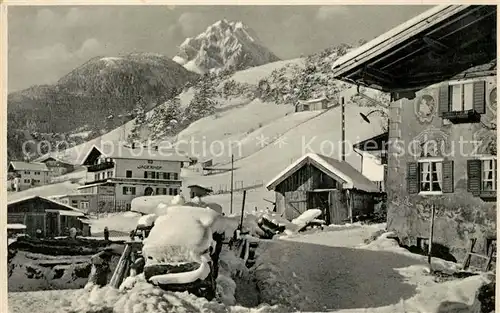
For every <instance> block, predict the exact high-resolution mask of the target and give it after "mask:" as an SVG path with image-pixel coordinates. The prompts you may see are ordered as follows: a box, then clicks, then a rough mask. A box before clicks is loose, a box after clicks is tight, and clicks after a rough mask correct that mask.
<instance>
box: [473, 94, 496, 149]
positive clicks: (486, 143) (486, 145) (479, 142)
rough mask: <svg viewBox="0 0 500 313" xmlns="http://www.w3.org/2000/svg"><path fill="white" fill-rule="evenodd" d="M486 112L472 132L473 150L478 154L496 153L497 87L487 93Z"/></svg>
mask: <svg viewBox="0 0 500 313" xmlns="http://www.w3.org/2000/svg"><path fill="white" fill-rule="evenodd" d="M486 103H487V107H488V110H487V114H485V115H484V116H483V117H482V118H481V123H480V126H479V128H478V129H477V130H476V131H475V132H474V141H475V142H476V147H475V151H476V154H478V155H485V154H487V155H490V154H492V155H496V154H497V153H496V150H497V147H496V143H497V133H496V129H497V127H496V126H497V122H496V121H497V89H496V88H493V89H492V90H491V92H490V94H489V99H488V101H486Z"/></svg>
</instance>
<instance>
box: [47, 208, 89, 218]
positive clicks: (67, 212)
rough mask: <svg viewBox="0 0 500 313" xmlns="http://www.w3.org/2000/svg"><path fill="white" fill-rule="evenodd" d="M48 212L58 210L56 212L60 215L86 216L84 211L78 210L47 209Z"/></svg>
mask: <svg viewBox="0 0 500 313" xmlns="http://www.w3.org/2000/svg"><path fill="white" fill-rule="evenodd" d="M46 212H56V213H59V215H62V216H78V217H83V216H85V214H84V213H83V212H76V211H66V210H52V209H48V210H46Z"/></svg>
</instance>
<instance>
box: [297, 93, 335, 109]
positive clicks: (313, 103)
mask: <svg viewBox="0 0 500 313" xmlns="http://www.w3.org/2000/svg"><path fill="white" fill-rule="evenodd" d="M329 102H330V101H329V100H328V99H327V98H326V97H321V98H318V99H311V100H299V101H298V102H297V104H296V105H295V112H303V111H318V110H325V109H327V108H328V103H329Z"/></svg>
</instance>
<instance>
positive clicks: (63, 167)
mask: <svg viewBox="0 0 500 313" xmlns="http://www.w3.org/2000/svg"><path fill="white" fill-rule="evenodd" d="M36 162H39V163H44V164H45V165H46V166H47V168H48V169H49V170H50V174H51V175H52V176H60V175H64V174H67V173H71V172H73V171H74V170H75V166H74V165H73V164H70V163H68V162H64V161H62V160H59V159H57V158H55V157H53V156H50V155H45V156H42V157H40V158H38V159H36Z"/></svg>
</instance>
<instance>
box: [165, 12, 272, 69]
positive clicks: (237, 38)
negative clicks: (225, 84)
mask: <svg viewBox="0 0 500 313" xmlns="http://www.w3.org/2000/svg"><path fill="white" fill-rule="evenodd" d="M173 60H174V61H175V62H177V63H179V64H181V65H183V66H184V67H185V68H187V69H189V70H191V71H194V72H198V73H201V74H202V73H206V72H210V71H224V70H230V71H239V70H243V69H246V68H249V67H254V66H259V65H263V64H266V63H271V62H275V61H279V60H280V59H279V58H278V57H277V56H276V55H275V54H274V53H273V52H271V51H270V50H269V49H268V48H266V47H265V46H264V44H263V43H262V42H261V41H260V39H259V38H258V36H257V34H256V33H255V32H254V31H253V30H252V29H251V28H249V27H248V26H246V25H245V24H243V23H242V22H240V21H228V20H227V19H222V20H219V21H217V22H215V23H213V24H212V25H210V26H208V27H207V28H206V30H205V31H204V32H202V33H200V34H198V35H197V36H195V37H189V38H186V39H185V40H184V41H183V42H182V43H181V45H180V46H179V52H178V53H177V55H176V56H174V58H173Z"/></svg>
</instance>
